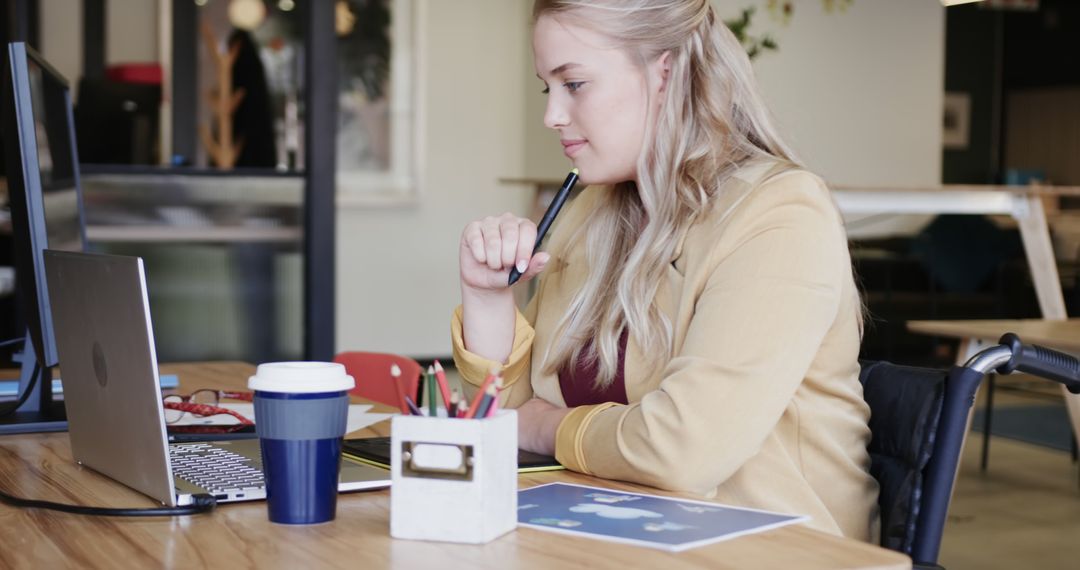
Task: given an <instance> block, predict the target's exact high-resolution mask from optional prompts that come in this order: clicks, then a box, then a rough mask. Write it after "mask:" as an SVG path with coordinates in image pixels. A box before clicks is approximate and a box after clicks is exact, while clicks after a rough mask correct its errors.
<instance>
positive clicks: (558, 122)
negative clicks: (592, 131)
mask: <svg viewBox="0 0 1080 570" xmlns="http://www.w3.org/2000/svg"><path fill="white" fill-rule="evenodd" d="M568 124H570V116H569V115H568V114H567V112H566V108H565V107H564V106H563V105H562V104H560V102H559V101H558V97H556V96H555V95H548V100H547V108H546V109H545V110H544V126H545V127H547V128H549V129H559V128H562V127H565V126H567V125H568Z"/></svg>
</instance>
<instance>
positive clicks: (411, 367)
mask: <svg viewBox="0 0 1080 570" xmlns="http://www.w3.org/2000/svg"><path fill="white" fill-rule="evenodd" d="M334 362H337V363H340V364H343V365H344V366H345V370H346V371H347V372H348V373H349V375H350V376H352V377H353V378H354V379H355V380H356V388H353V389H352V391H351V392H349V393H350V394H353V395H355V396H359V397H361V398H366V399H368V400H372V401H374V402H379V403H382V404H386V405H388V406H393V407H394V408H395V409H396V408H398V406H399V400H398V392H397V386H395V385H394V382H395V381H394V377H393V376H391V375H390V366H391V365H393V364H397V365H398V368H401V385H402V386H403V387H404V388H405V394H407V395H409V396H411V397H412V399H413V401H415V400H416V389H417V385H418V384H419V382H420V372H421V368H420V364H419V363H418V362H416V361H415V360H413V359H411V358H409V357H407V356H400V355H397V354H386V353H382V352H342V353H339V354H338V355H337V356H335V357H334Z"/></svg>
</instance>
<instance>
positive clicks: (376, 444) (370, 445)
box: [341, 420, 565, 473]
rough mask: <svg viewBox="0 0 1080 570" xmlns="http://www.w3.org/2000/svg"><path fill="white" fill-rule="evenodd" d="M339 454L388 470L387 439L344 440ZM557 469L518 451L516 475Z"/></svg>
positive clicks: (540, 457) (546, 460) (555, 464)
mask: <svg viewBox="0 0 1080 570" xmlns="http://www.w3.org/2000/svg"><path fill="white" fill-rule="evenodd" d="M462 421H467V420H462ZM341 453H342V454H344V455H345V456H346V457H349V458H352V459H355V460H357V461H362V462H364V463H367V464H369V465H373V466H375V467H380V468H382V469H390V438H389V437H364V438H357V439H346V440H345V443H344V444H342V447H341ZM558 469H565V467H563V466H562V464H560V463H559V462H558V461H556V460H555V458H554V457H551V456H550V455H540V454H538V453H532V452H530V451H525V450H523V449H519V450H518V473H533V472H536V471H555V470H558Z"/></svg>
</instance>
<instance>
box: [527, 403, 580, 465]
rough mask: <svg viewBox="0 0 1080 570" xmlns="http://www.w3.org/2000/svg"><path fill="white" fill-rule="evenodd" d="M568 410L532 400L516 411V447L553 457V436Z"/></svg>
mask: <svg viewBox="0 0 1080 570" xmlns="http://www.w3.org/2000/svg"><path fill="white" fill-rule="evenodd" d="M569 413H570V408H560V407H558V406H554V405H552V404H551V403H549V402H548V401H547V400H542V399H540V398H533V399H531V400H529V401H528V402H525V403H524V404H522V405H521V406H520V407H519V408H518V409H517V416H518V447H519V448H521V449H524V450H525V451H531V452H533V453H539V454H542V455H551V456H554V455H555V434H556V433H557V432H558V431H559V424H560V423H562V420H563V418H564V417H566V414H569Z"/></svg>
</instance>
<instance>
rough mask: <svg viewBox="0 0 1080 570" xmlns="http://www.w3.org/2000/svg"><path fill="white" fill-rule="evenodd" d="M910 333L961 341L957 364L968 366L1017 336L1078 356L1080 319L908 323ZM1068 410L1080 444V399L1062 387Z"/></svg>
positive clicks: (1023, 339)
mask: <svg viewBox="0 0 1080 570" xmlns="http://www.w3.org/2000/svg"><path fill="white" fill-rule="evenodd" d="M907 327H908V330H910V331H911V332H916V333H921V334H927V335H932V336H943V337H948V338H958V339H960V341H961V342H960V349H959V350H958V351H957V355H956V359H957V364H963V363H964V362H967V360H968V359H969V358H971V357H972V356H974V355H975V354H976V353H978V352H979V351H981V350H983V349H985V348H988V347H990V346H994V345H996V344H997V341H998V339H999V338H1001V335H1003V334H1005V333H1007V332H1011V333H1016V334H1017V335H1018V336H1019V337H1020V340H1022V341H1024V343H1025V344H1040V345H1043V346H1046V347H1048V348H1053V349H1056V350H1060V351H1063V352H1069V353H1073V354H1080V319H1065V320H1056V321H1046V320H1042V319H1014V320H967V321H909V322H908V324H907ZM1061 392H1062V393H1063V394H1064V395H1065V403H1066V404H1067V406H1068V409H1069V418H1070V420H1071V422H1072V428H1073V433H1074V434H1075V435H1076V436H1077V441H1080V395H1077V394H1072V393H1070V392H1069V391H1068V390H1066V389H1065V387H1064V386H1062V387H1061Z"/></svg>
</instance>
